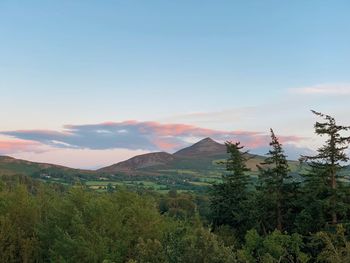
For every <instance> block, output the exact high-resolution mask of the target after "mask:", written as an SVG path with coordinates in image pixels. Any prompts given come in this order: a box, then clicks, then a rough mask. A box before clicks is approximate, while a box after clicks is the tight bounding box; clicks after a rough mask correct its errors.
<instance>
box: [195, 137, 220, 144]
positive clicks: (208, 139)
mask: <svg viewBox="0 0 350 263" xmlns="http://www.w3.org/2000/svg"><path fill="white" fill-rule="evenodd" d="M197 143H217V142H216V141H214V140H213V139H212V138H210V137H207V138H204V139H202V140H200V141H199V142H197Z"/></svg>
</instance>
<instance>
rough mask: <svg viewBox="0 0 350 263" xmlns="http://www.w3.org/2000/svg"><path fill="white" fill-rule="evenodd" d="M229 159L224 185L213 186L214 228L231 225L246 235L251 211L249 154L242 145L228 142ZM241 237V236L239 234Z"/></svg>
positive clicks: (223, 179)
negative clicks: (249, 206) (246, 226)
mask: <svg viewBox="0 0 350 263" xmlns="http://www.w3.org/2000/svg"><path fill="white" fill-rule="evenodd" d="M226 147H227V152H228V154H229V158H228V159H227V161H226V170H227V174H224V175H223V176H222V183H220V184H216V185H214V186H213V190H212V193H211V194H212V195H211V209H212V220H213V223H214V226H219V225H229V226H231V227H233V228H234V229H235V230H237V231H238V232H241V234H243V235H244V231H243V229H244V225H246V224H247V220H248V217H249V212H248V211H249V209H248V208H247V205H248V201H249V191H248V186H249V183H250V177H249V175H248V174H247V172H248V171H250V169H248V168H247V166H246V161H247V152H241V150H242V149H243V148H244V147H243V146H240V143H239V142H237V143H231V142H226ZM238 235H239V234H238Z"/></svg>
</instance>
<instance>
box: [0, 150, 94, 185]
mask: <svg viewBox="0 0 350 263" xmlns="http://www.w3.org/2000/svg"><path fill="white" fill-rule="evenodd" d="M0 175H28V176H32V177H37V178H40V177H42V178H56V179H60V178H62V179H64V180H74V178H75V177H76V178H88V177H92V176H96V173H95V172H94V171H88V170H80V169H73V168H68V167H65V166H61V165H55V164H48V163H36V162H30V161H25V160H21V159H16V158H13V157H9V156H0Z"/></svg>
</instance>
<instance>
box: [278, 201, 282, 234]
mask: <svg viewBox="0 0 350 263" xmlns="http://www.w3.org/2000/svg"><path fill="white" fill-rule="evenodd" d="M277 230H279V231H281V232H282V211H281V200H277Z"/></svg>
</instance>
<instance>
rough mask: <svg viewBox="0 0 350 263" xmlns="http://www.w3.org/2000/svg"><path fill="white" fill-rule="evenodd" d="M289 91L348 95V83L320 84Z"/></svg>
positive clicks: (349, 87)
mask: <svg viewBox="0 0 350 263" xmlns="http://www.w3.org/2000/svg"><path fill="white" fill-rule="evenodd" d="M289 91H290V92H291V93H296V94H303V95H339V96H341V95H350V84H349V83H343V84H321V85H315V86H310V87H303V88H294V89H290V90H289Z"/></svg>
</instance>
